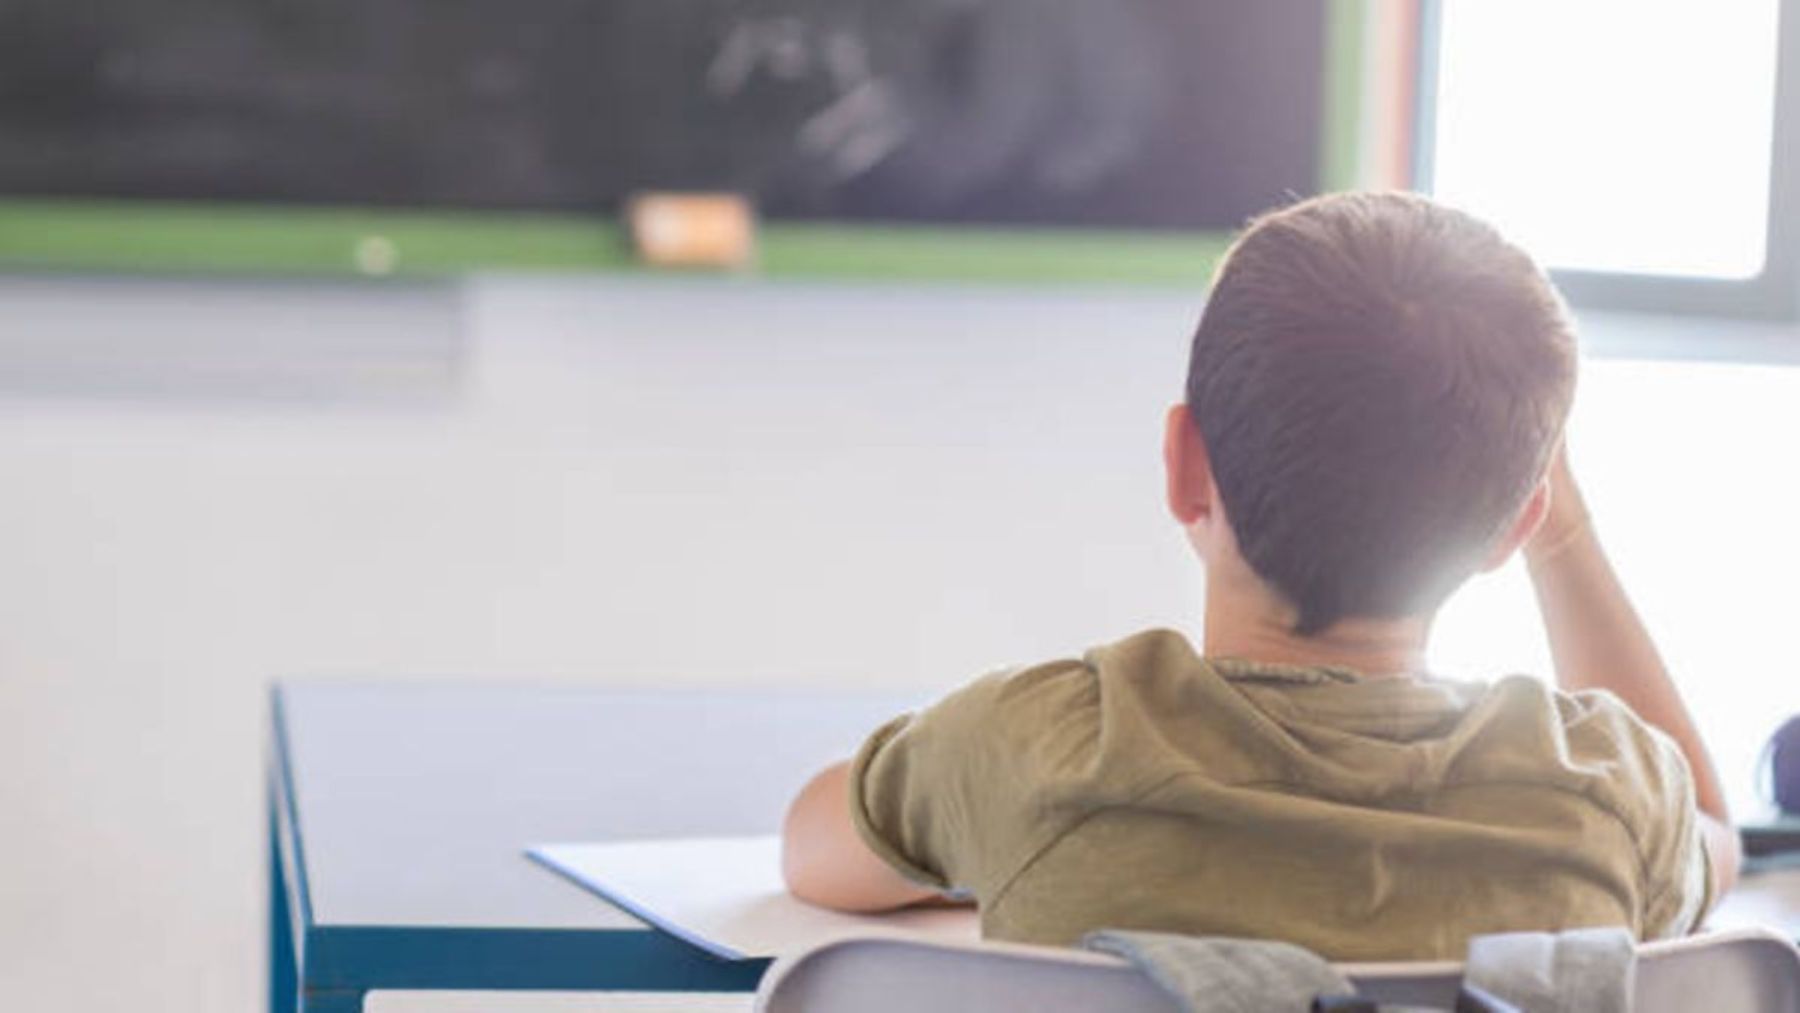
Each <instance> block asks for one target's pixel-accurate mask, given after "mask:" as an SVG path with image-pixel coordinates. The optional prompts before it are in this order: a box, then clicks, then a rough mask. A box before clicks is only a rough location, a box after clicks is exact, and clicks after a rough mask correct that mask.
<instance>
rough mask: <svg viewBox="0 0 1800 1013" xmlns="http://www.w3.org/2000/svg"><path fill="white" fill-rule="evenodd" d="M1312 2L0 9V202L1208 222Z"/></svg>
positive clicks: (1308, 58)
mask: <svg viewBox="0 0 1800 1013" xmlns="http://www.w3.org/2000/svg"><path fill="white" fill-rule="evenodd" d="M1325 48H1326V11H1325V4H1324V0H1306V2H1302V0H1280V2H1267V0H0V194H10V195H29V196H54V197H109V198H111V197H128V198H154V199H176V200H195V199H199V200H208V201H241V202H250V203H255V204H278V205H287V204H301V205H378V206H391V207H404V208H480V209H486V208H498V209H520V210H541V211H561V212H581V213H588V212H592V213H611V212H612V211H614V210H616V209H617V207H618V205H619V203H620V201H621V200H622V199H623V198H625V197H626V196H627V195H629V194H630V193H632V192H634V191H638V190H643V189H725V190H735V191H740V192H743V193H746V194H748V195H750V196H751V197H752V198H753V199H754V200H755V202H756V204H757V205H758V207H759V209H760V210H761V211H762V213H763V214H765V215H767V216H770V217H773V218H787V219H835V220H852V221H858V220H880V221H911V222H955V223H961V222H974V223H1035V224H1058V225H1091V226H1119V227H1134V228H1142V227H1149V228H1181V229H1195V228H1200V229H1217V228H1231V227H1235V226H1237V225H1239V224H1241V222H1242V221H1243V219H1244V218H1245V217H1246V216H1247V215H1249V214H1251V213H1253V212H1255V211H1257V210H1259V209H1261V208H1263V207H1266V206H1268V205H1270V204H1274V203H1278V202H1280V201H1282V200H1284V199H1287V198H1289V197H1291V196H1292V195H1294V194H1304V193H1310V192H1313V191H1315V190H1316V189H1317V188H1318V178H1319V164H1320V135H1321V123H1322V118H1323V106H1324V96H1323V81H1324V77H1323V64H1324V60H1325Z"/></svg>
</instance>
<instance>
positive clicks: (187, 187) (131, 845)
mask: <svg viewBox="0 0 1800 1013" xmlns="http://www.w3.org/2000/svg"><path fill="white" fill-rule="evenodd" d="M1797 37H1800V10H1797V9H1796V4H1795V3H1794V2H1793V0H1727V2H1722V3H1717V4H1709V5H1707V6H1706V8H1705V10H1704V11H1702V10H1701V9H1700V8H1699V7H1697V6H1696V5H1692V4H1684V3H1674V2H1669V3H1642V2H1638V3H1625V2H1602V0H1586V2H1583V3H1580V4H1575V5H1570V4H1566V3H1560V4H1557V3H1551V2H1549V0H1528V2H1526V0H1520V2H1514V3H1509V4H1505V5H1498V4H1496V5H1474V4H1469V5H1460V6H1458V5H1450V4H1436V3H1430V2H1426V3H1420V2H1412V0H1330V2H1326V0H1315V2H1302V0H1294V2H1290V3H1282V4H1266V3H1258V2H1255V0H1184V2H1182V3H1178V4H1173V3H1162V2H1155V0H1129V2H1119V0H1109V2H1101V0H1053V2H1050V0H1029V2H1027V0H906V2H894V0H888V2H885V3H874V2H854V3H853V2H846V0H834V2H830V3H824V2H815V0H755V2H742V0H730V2H727V0H655V2H652V0H519V2H514V3H508V4H493V3H484V2H478V0H454V2H445V0H434V2H431V3H426V2H424V0H361V2H359V3H354V4H352V3H347V2H341V0H326V2H315V3H310V4H298V3H289V2H276V0H130V2H126V0H94V2H91V3H84V4H68V3H59V2H54V0H0V267H3V268H4V270H3V272H0V483H4V488H5V489H6V490H7V491H6V493H5V495H3V496H0V995H4V996H5V997H6V999H5V1005H7V1007H8V1008H17V1009H70V1010H111V1009H118V1008H124V1007H126V1006H130V1007H132V1008H136V1009H141V1010H171V1011H173V1010H188V1011H191V1010H201V1011H228V1010H245V1009H253V1008H257V1007H258V1006H259V1004H260V1003H261V1002H262V1000H263V996H264V993H263V991H262V990H263V974H264V969H263V964H264V945H265V943H264V938H263V926H264V921H263V918H264V914H263V912H264V907H263V905H264V891H265V889H266V883H265V879H264V877H265V870H264V863H265V859H266V851H265V848H266V839H265V834H266V827H265V825H264V822H263V820H264V809H263V807H264V796H263V786H262V778H263V754H264V750H265V748H266V741H265V740H266V725H267V713H266V710H267V692H268V686H269V685H270V683H271V682H272V681H273V680H277V679H285V678H295V677H308V678H311V677H323V678H360V677H381V678H396V679H409V678H427V677H443V676H455V677H466V678H478V679H495V680H503V679H515V680H540V681H541V680H563V681H571V682H588V683H607V684H620V685H655V686H662V685H681V686H743V685H756V686H771V685H804V686H839V685H854V686H868V687H886V688H894V689H905V690H916V691H918V692H919V693H920V694H921V695H923V694H927V693H934V692H938V691H941V690H943V689H946V688H948V687H950V686H952V685H954V684H956V683H958V682H960V681H962V680H964V679H966V678H969V677H970V676H972V675H974V674H976V673H979V672H981V671H984V670H987V669H990V668H993V667H996V666H999V665H1002V664H1006V663H1009V662H1014V661H1022V660H1033V659H1041V658H1044V657H1049V656H1058V655H1064V654H1069V653H1073V652H1078V651H1080V650H1081V649H1083V648H1084V647H1086V646H1089V645H1092V644H1096V643H1100V642H1104V641H1108V640H1112V639H1116V638H1118V637H1121V636H1124V635H1126V634H1128V633H1131V632H1134V631H1136V630H1138V629H1141V628H1144V627H1147V626H1152V625H1167V626H1173V627H1176V628H1182V629H1186V630H1188V631H1190V632H1195V633H1197V630H1198V618H1199V615H1200V607H1201V601H1200V580H1199V573H1198V570H1197V568H1196V566H1195V565H1194V564H1193V563H1192V562H1191V561H1190V560H1189V558H1188V555H1187V551H1186V548H1185V545H1184V543H1183V541H1182V539H1181V537H1180V535H1179V532H1178V531H1177V530H1176V529H1175V528H1174V526H1173V525H1172V524H1171V523H1169V522H1168V521H1167V520H1166V518H1165V517H1164V515H1163V511H1162V508H1161V505H1160V496H1161V484H1160V483H1161V476H1160V458H1159V445H1158V441H1159V438H1160V423H1161V413H1162V411H1163V409H1164V408H1165V406H1166V405H1167V404H1169V403H1171V402H1173V401H1175V400H1177V399H1178V398H1179V396H1180V393H1181V380H1182V372H1183V369H1184V365H1185V355H1186V342H1187V339H1188V336H1189V333H1190V331H1191V328H1192V326H1193V323H1194V321H1195V320H1196V318H1197V315H1198V312H1199V309H1200V306H1201V303H1202V301H1203V299H1204V294H1205V283H1206V279H1207V276H1208V273H1209V271H1210V270H1211V267H1212V264H1213V262H1214V260H1215V258H1216V256H1217V254H1218V252H1219V251H1220V250H1221V249H1222V248H1223V246H1224V244H1225V243H1226V242H1228V241H1229V238H1230V235H1231V233H1232V232H1233V230H1235V229H1236V228H1238V227H1239V226H1241V224H1242V223H1243V221H1244V219H1245V218H1246V217H1247V216H1249V215H1251V214H1253V213H1255V212H1257V211H1259V210H1261V209H1263V208H1266V207H1269V206H1272V205H1276V204H1279V203H1282V202H1285V201H1288V200H1291V199H1293V198H1295V197H1297V196H1303V195H1306V194H1311V193H1317V192H1323V191H1328V190H1335V189H1343V188H1350V187H1403V188H1417V189H1422V190H1427V191H1430V192H1434V193H1436V194H1438V195H1439V196H1441V197H1443V198H1444V199H1446V200H1449V201H1452V202H1455V203H1457V204H1460V205H1462V206H1465V207H1468V208H1469V209H1471V210H1473V211H1475V212H1477V213H1480V214H1483V215H1487V216H1489V217H1491V218H1493V219H1494V220H1495V221H1496V222H1497V223H1499V224H1500V225H1501V226H1502V227H1503V228H1504V229H1505V230H1507V231H1508V232H1509V233H1511V234H1512V235H1514V236H1515V237H1516V238H1518V239H1519V240H1520V241H1521V242H1522V243H1524V244H1525V245H1526V246H1527V247H1529V248H1531V249H1532V250H1533V251H1534V252H1536V253H1537V254H1538V255H1539V256H1540V258H1542V259H1543V260H1544V261H1545V262H1546V263H1547V264H1549V265H1550V266H1551V267H1552V268H1554V269H1555V271H1556V276H1557V279H1558V281H1559V283H1560V284H1562V285H1563V287H1564V289H1565V291H1566V292H1568V293H1569V295H1570V298H1571V300H1572V301H1573V303H1574V305H1575V309H1576V312H1577V315H1578V317H1579V319H1580V321H1581V324H1582V328H1583V332H1584V337H1585V340H1586V354H1587V362H1586V364H1585V367H1584V368H1585V372H1584V374H1583V379H1582V389H1581V392H1580V395H1579V398H1578V403H1577V407H1576V414H1575V421H1574V423H1573V426H1574V428H1573V437H1572V439H1573V449H1574V453H1575V456H1576V461H1577V467H1578V471H1579V472H1580V473H1581V474H1582V477H1583V478H1584V480H1585V482H1586V484H1587V486H1588V489H1589V495H1590V498H1591V500H1592V503H1593V506H1594V509H1595V512H1596V516H1597V518H1598V523H1599V525H1600V529H1601V531H1602V534H1603V537H1604V538H1605V540H1606V542H1607V544H1608V546H1609V547H1610V548H1611V549H1612V551H1613V553H1614V557H1615V561H1616V563H1617V565H1618V568H1619V569H1620V571H1621V572H1622V574H1623V576H1624V578H1625V580H1626V583H1627V585H1628V587H1629V588H1630V590H1631V592H1632V594H1633V595H1634V597H1635V599H1636V601H1637V603H1638V605H1639V607H1640V609H1641V611H1642V612H1643V613H1644V615H1645V617H1646V619H1647V620H1648V621H1649V623H1650V625H1651V627H1652V630H1653V632H1654V633H1655V634H1656V636H1657V638H1658V640H1659V643H1660V645H1661V647H1662V648H1663V650H1664V653H1665V655H1666V657H1667V660H1668V662H1669V664H1670V667H1671V668H1672V669H1673V671H1674V672H1675V673H1676V676H1677V678H1678V679H1679V681H1680V683H1681V686H1682V689H1683V692H1684V693H1685V694H1686V695H1687V697H1688V699H1689V701H1690V703H1691V705H1692V707H1693V709H1694V711H1695V712H1696V715H1697V717H1698V720H1699V722H1700V725H1701V727H1702V729H1703V731H1704V733H1705V734H1706V736H1707V738H1708V740H1709V742H1710V743H1711V744H1712V746H1713V749H1714V750H1715V755H1716V758H1717V760H1718V762H1719V764H1720V766H1721V767H1722V769H1723V771H1724V774H1725V777H1726V779H1727V782H1728V785H1729V790H1730V792H1731V795H1732V798H1733V801H1734V803H1735V805H1736V807H1737V810H1738V812H1739V813H1740V814H1744V815H1746V816H1754V815H1756V814H1758V813H1760V812H1762V811H1763V810H1764V809H1765V808H1766V805H1765V803H1763V802H1762V801H1761V795H1760V794H1759V790H1758V787H1757V783H1756V763H1757V757H1758V750H1759V748H1760V744H1761V743H1762V741H1763V740H1764V739H1766V738H1767V736H1768V734H1769V732H1770V731H1771V730H1773V728H1774V727H1775V725H1776V724H1777V723H1779V721H1780V720H1781V719H1782V718H1783V717H1784V716H1786V715H1788V714H1790V713H1792V712H1794V711H1796V710H1800V678H1797V677H1796V676H1800V671H1796V666H1797V665H1800V662H1796V660H1795V652H1794V650H1793V649H1792V646H1791V639H1792V638H1791V637H1789V636H1788V633H1789V631H1790V630H1791V628H1792V625H1793V622H1794V619H1793V613H1794V612H1795V611H1796V610H1797V609H1800V594H1797V593H1796V592H1795V591H1794V590H1793V587H1794V579H1793V575H1794V574H1795V573H1797V572H1800V526H1797V525H1796V523H1795V521H1794V518H1795V517H1800V470H1797V469H1796V468H1795V467H1794V465H1793V461H1794V459H1795V455H1794V443H1795V441H1796V439H1800V372H1796V370H1795V368H1794V364H1795V363H1797V362H1800V324H1796V322H1795V315H1796V314H1795V307H1796V303H1797V301H1800V300H1797V299H1796V296H1800V271H1797V269H1796V261H1795V256H1794V254H1795V250H1796V248H1797V245H1800V232H1797V228H1800V217H1797V214H1800V205H1796V204H1795V200H1794V198H1795V185H1794V184H1795V179H1796V167H1797V165H1800V163H1797V162H1796V160H1795V158H1796V155H1795V151H1796V149H1795V147H1794V138H1795V137H1796V136H1797V134H1796V129H1797V125H1800V96H1796V94H1795V84H1794V82H1795V81H1796V80H1797V79H1800V62H1797V61H1800V49H1796V46H1795V39H1796V38H1797ZM697 191H705V192H711V193H723V194H727V195H731V196H732V197H733V198H734V199H736V200H738V201H741V204H740V205H737V206H738V207H739V208H740V209H742V210H747V211H750V212H753V215H754V229H753V231H751V232H749V233H748V234H747V235H746V236H745V237H743V241H742V242H741V243H738V242H735V241H728V242H726V243H724V245H723V246H719V245H718V244H716V243H712V242H711V241H710V240H708V242H702V243H699V244H698V246H692V245H691V244H689V245H684V243H683V242H682V237H683V235H686V234H692V235H700V236H703V237H716V235H717V230H716V229H715V228H713V227H712V226H713V225H716V224H717V223H711V224H709V222H708V221H706V220H698V221H694V220H688V219H685V218H683V217H682V216H681V215H680V214H679V213H677V215H676V217H675V219H674V220H673V222H672V223H671V222H662V223H661V224H659V225H657V226H656V229H657V230H659V231H655V232H654V234H650V235H647V234H646V233H645V231H644V229H645V223H644V222H643V221H641V220H640V221H637V222H636V223H635V224H636V226H637V229H636V231H634V229H633V224H634V222H633V221H632V220H631V219H630V218H629V217H628V216H625V215H624V214H623V213H624V212H625V211H626V210H627V209H628V207H629V206H630V200H631V198H633V196H634V195H642V194H645V193H653V192H667V193H675V194H682V193H690V192H697ZM681 207H682V205H680V204H679V202H678V203H677V204H676V209H677V212H679V211H680V209H681ZM710 207H712V208H713V209H714V211H715V212H716V210H717V205H710ZM731 207H732V205H729V204H728V205H727V213H728V214H727V216H728V217H729V212H730V210H731ZM671 229H673V231H674V242H673V251H674V252H673V253H671V254H669V255H668V256H667V257H658V256H655V255H653V254H654V252H655V251H654V250H653V249H652V247H654V246H655V245H656V243H654V242H652V240H657V239H658V238H659V237H660V239H668V238H669V236H668V235H667V233H668V232H669V230H671ZM683 230H688V232H687V233H684V231H683ZM727 232H728V233H730V230H727ZM730 234H732V235H735V233H730ZM659 265H662V266H659ZM1434 665H1435V666H1436V667H1437V668H1438V669H1439V670H1440V671H1441V672H1443V673H1444V674H1447V675H1454V676H1457V677H1465V678H1472V677H1492V676H1497V675H1500V674H1504V673H1507V672H1513V671H1527V672H1532V673H1536V674H1540V675H1543V674H1547V673H1548V671H1549V666H1548V657H1547V651H1546V649H1545V646H1544V643H1543V638H1542V635H1541V633H1540V632H1539V630H1538V628H1537V626H1536V624H1535V617H1534V612H1533V607H1532V603H1531V600H1530V597H1529V593H1528V589H1527V586H1526V583H1525V581H1524V579H1523V576H1522V574H1521V573H1520V572H1519V571H1518V570H1517V568H1516V567H1515V568H1508V569H1506V570H1503V571H1501V572H1499V573H1497V574H1495V575H1492V576H1490V577H1485V578H1482V579H1480V580H1478V581H1477V582H1475V583H1473V584H1472V585H1470V586H1469V587H1468V588H1466V589H1465V590H1464V591H1462V592H1461V593H1460V594H1459V595H1458V597H1457V598H1456V599H1454V600H1453V602H1452V603H1451V605H1450V607H1449V609H1448V610H1447V612H1446V613H1445V614H1444V616H1443V617H1442V619H1441V620H1440V623H1439V629H1438V632H1437V637H1436V642H1435V646H1434ZM97 959H98V960H100V961H102V962H100V963H97ZM97 967H103V968H104V973H97V972H96V968H97Z"/></svg>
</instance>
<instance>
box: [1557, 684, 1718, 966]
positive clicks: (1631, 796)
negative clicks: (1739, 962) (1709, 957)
mask: <svg viewBox="0 0 1800 1013" xmlns="http://www.w3.org/2000/svg"><path fill="white" fill-rule="evenodd" d="M1584 696H1585V697H1586V698H1587V702H1589V703H1590V705H1591V706H1593V707H1594V709H1595V711H1596V716H1599V717H1601V718H1602V719H1603V720H1604V721H1605V722H1606V723H1607V724H1608V725H1609V726H1610V728H1611V736H1612V737H1613V738H1614V740H1615V742H1616V743H1617V746H1616V749H1617V752H1616V754H1615V755H1614V757H1613V758H1612V762H1613V763H1614V765H1615V769H1616V777H1617V779H1618V787H1619V788H1620V789H1621V790H1622V792H1623V795H1622V796H1621V799H1622V800H1621V802H1620V807H1621V808H1622V809H1624V810H1626V811H1628V812H1633V813H1634V815H1635V818H1634V819H1633V820H1632V821H1631V822H1633V823H1634V824H1635V825H1636V826H1637V827H1638V841H1639V847H1640V850H1639V858H1640V860H1641V862H1642V869H1643V882H1642V884H1641V893H1640V894H1639V896H1640V898H1641V900H1640V905H1641V909H1640V911H1639V920H1638V932H1639V935H1640V936H1641V937H1642V938H1644V939H1666V938H1670V937H1674V936H1683V935H1686V934H1688V933H1690V932H1693V931H1694V930H1695V929H1697V928H1699V927H1700V922H1701V921H1702V920H1703V919H1704V918H1705V917H1706V912H1707V910H1708V908H1710V907H1711V901H1712V898H1711V892H1712V872H1711V867H1710V864H1709V862H1708V860H1707V856H1706V843H1705V840H1704V835H1703V833H1702V831H1701V821H1700V818H1699V810H1698V809H1697V808H1696V807H1695V792H1694V775H1693V773H1692V771H1690V770H1689V769H1688V764H1687V758H1686V757H1685V756H1684V755H1683V754H1682V752H1681V747H1680V746H1678V745H1676V744H1675V740H1674V739H1671V738H1670V737H1669V736H1668V735H1666V734H1664V733H1663V732H1662V731H1661V730H1660V729H1657V728H1655V727H1653V726H1651V725H1650V724H1649V723H1648V722H1646V721H1644V720H1643V719H1642V718H1639V717H1638V716H1637V715H1636V714H1635V713H1634V712H1632V710H1631V708H1630V707H1628V706H1627V705H1626V704H1625V703H1624V702H1622V701H1621V700H1619V699H1618V698H1617V697H1615V696H1613V695H1612V694H1611V693H1605V692H1598V693H1589V694H1584Z"/></svg>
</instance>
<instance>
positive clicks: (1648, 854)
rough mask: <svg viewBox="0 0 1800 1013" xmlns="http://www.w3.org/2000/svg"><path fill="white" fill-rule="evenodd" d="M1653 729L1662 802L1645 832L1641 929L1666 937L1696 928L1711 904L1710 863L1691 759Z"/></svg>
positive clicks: (1647, 935) (1646, 935) (1651, 935)
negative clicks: (1689, 761)
mask: <svg viewBox="0 0 1800 1013" xmlns="http://www.w3.org/2000/svg"><path fill="white" fill-rule="evenodd" d="M1647 731H1648V730H1647ZM1649 734H1650V736H1651V737H1652V738H1653V740H1654V741H1655V746H1654V747H1653V748H1655V749H1656V751H1657V752H1658V753H1659V754H1660V755H1659V756H1658V760H1659V762H1658V765H1657V766H1658V774H1659V777H1658V780H1659V782H1660V784H1661V787H1662V800H1663V804H1662V806H1661V807H1660V809H1661V813H1660V815H1661V819H1660V821H1658V820H1652V821H1651V823H1652V826H1651V832H1650V833H1649V834H1648V835H1647V837H1646V848H1645V852H1644V879H1645V884H1644V917H1643V923H1642V924H1643V932H1642V935H1643V937H1644V938H1645V939H1666V938H1670V937H1674V936H1684V935H1687V934H1688V933H1690V932H1693V931H1695V930H1697V929H1698V928H1699V927H1700V923H1701V921H1703V920H1704V919H1705V918H1706V912H1707V910H1708V909H1710V908H1711V907H1712V868H1711V862H1710V860H1709V859H1708V858H1707V854H1706V839H1705V834H1704V833H1703V832H1702V830H1701V821H1700V817H1699V810H1698V809H1697V808H1696V807H1695V803H1694V778H1693V774H1692V773H1691V772H1690V771H1689V770H1688V765H1687V761H1686V759H1685V758H1683V757H1682V755H1681V750H1680V748H1679V747H1677V746H1676V745H1675V743H1674V742H1673V741H1672V740H1670V739H1669V738H1668V737H1667V736H1664V735H1663V734H1662V733H1660V732H1654V731H1651V732H1649Z"/></svg>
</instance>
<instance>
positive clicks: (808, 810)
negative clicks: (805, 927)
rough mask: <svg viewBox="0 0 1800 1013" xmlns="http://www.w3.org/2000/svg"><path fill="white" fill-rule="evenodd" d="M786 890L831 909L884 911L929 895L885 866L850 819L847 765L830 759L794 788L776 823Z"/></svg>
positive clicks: (848, 768) (929, 894)
mask: <svg viewBox="0 0 1800 1013" xmlns="http://www.w3.org/2000/svg"><path fill="white" fill-rule="evenodd" d="M781 878H782V880H783V881H784V882H785V883H786V884H787V888H788V892H789V893H791V894H793V895H794V896H795V897H798V898H799V899H801V900H803V901H806V902H807V903H808V904H816V905H818V906H819V907H825V908H832V909H834V910H837V911H890V910H893V909H894V908H898V907H904V906H906V905H907V904H910V903H913V902H914V901H917V900H920V899H922V898H924V897H929V896H932V895H933V891H930V890H925V889H922V888H920V887H917V886H913V885H912V884H909V883H907V882H905V881H904V880H903V879H901V877H900V875H899V874H898V873H896V872H894V871H893V870H892V869H889V868H888V867H887V865H886V864H885V863H884V862H882V860H881V859H880V858H879V857H877V856H876V855H875V853H874V852H872V851H870V850H869V848H868V846H867V845H865V844H864V843H863V842H862V838H861V837H860V836H858V834H857V831H856V827H855V825H854V824H852V823H851V820H850V765H849V764H848V763H839V764H834V765H833V766H830V767H827V768H825V770H823V771H821V772H820V773H819V775H818V776H817V777H814V778H813V779H812V780H811V781H809V782H807V785H806V787H804V788H802V789H800V794H799V795H798V796H796V797H795V799H794V803H793V805H791V806H789V807H788V812H787V819H786V820H785V821H784V822H783V824H782V828H781Z"/></svg>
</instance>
